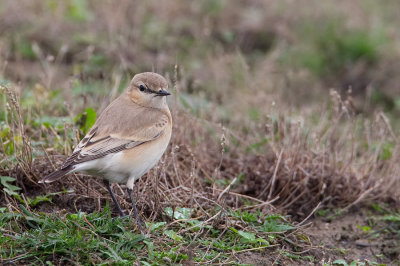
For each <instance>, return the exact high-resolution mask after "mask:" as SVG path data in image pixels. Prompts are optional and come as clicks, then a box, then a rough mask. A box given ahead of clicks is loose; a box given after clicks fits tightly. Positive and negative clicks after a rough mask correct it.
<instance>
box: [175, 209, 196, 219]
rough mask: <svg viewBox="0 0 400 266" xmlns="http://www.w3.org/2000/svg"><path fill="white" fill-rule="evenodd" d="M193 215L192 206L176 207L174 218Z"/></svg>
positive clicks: (184, 217) (187, 217)
mask: <svg viewBox="0 0 400 266" xmlns="http://www.w3.org/2000/svg"><path fill="white" fill-rule="evenodd" d="M191 215H192V209H190V208H179V207H178V208H176V209H175V212H174V218H175V219H177V220H179V219H189V218H190V217H191Z"/></svg>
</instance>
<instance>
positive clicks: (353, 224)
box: [306, 210, 400, 264]
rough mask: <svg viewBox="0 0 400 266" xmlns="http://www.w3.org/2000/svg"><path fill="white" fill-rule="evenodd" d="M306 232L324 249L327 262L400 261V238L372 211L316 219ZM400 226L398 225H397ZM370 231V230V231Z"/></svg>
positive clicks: (315, 243) (322, 250) (388, 262)
mask: <svg viewBox="0 0 400 266" xmlns="http://www.w3.org/2000/svg"><path fill="white" fill-rule="evenodd" d="M312 222H313V224H312V226H311V227H310V228H308V229H307V230H306V233H307V234H308V235H309V236H310V237H311V241H312V242H313V244H314V245H317V246H320V247H321V249H320V251H319V252H321V253H323V256H322V257H324V259H325V261H329V260H330V261H334V260H336V259H344V260H346V261H347V262H351V261H355V260H358V261H362V262H377V263H387V264H390V263H393V262H395V261H397V263H398V262H399V260H400V235H399V234H395V233H392V232H391V226H394V225H393V224H392V225H391V224H388V223H386V222H384V221H381V220H379V219H378V218H377V217H376V216H374V215H371V214H368V210H363V211H355V212H351V213H348V214H346V215H344V216H341V217H337V218H334V219H330V218H321V217H320V218H316V219H314V220H313V221H312ZM397 226H398V225H397ZM369 228H370V229H369Z"/></svg>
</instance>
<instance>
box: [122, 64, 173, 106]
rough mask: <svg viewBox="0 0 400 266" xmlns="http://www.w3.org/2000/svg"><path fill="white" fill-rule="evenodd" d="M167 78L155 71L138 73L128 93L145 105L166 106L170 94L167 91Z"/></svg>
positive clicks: (136, 101)
mask: <svg viewBox="0 0 400 266" xmlns="http://www.w3.org/2000/svg"><path fill="white" fill-rule="evenodd" d="M167 89H168V82H167V80H166V79H165V78H164V77H163V76H161V75H159V74H157V73H153V72H144V73H140V74H136V75H135V76H134V77H133V79H132V81H131V83H130V85H129V87H128V91H127V92H128V95H129V97H130V98H131V100H132V101H133V102H135V103H137V104H139V105H141V106H144V107H152V108H160V109H162V108H165V107H166V104H167V102H166V99H165V98H166V97H165V96H168V95H170V93H169V92H168V91H167Z"/></svg>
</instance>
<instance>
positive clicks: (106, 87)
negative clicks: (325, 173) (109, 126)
mask: <svg viewBox="0 0 400 266" xmlns="http://www.w3.org/2000/svg"><path fill="white" fill-rule="evenodd" d="M399 10H400V2H399V1H396V0H387V1H385V3H384V4H383V3H382V2H380V1H372V0H354V1H345V0H339V1H337V0H335V1H333V0H332V1H317V0H307V1H306V0H303V1H298V0H297V1H293V0H282V1H261V0H249V1H234V2H233V1H228V0H221V1H214V0H203V1H186V0H177V1H173V2H170V1H155V0H154V1H131V0H129V1H128V0H121V1H118V2H116V1H107V0H101V1H97V0H96V1H94V0H92V1H91V0H66V1H56V0H36V1H33V0H19V1H14V0H1V1H0V82H3V83H7V82H12V83H13V84H16V85H18V86H17V88H18V92H19V94H20V95H21V96H22V105H23V106H24V107H26V108H28V109H29V108H32V110H33V109H35V108H39V107H40V108H41V109H45V110H46V113H47V114H51V115H54V116H63V115H68V114H69V113H73V114H76V113H79V112H82V111H83V110H84V108H85V105H84V104H86V106H90V107H93V108H94V109H95V110H100V109H101V108H103V107H104V106H106V105H107V104H108V102H109V96H110V95H111V97H116V96H117V95H118V93H119V92H120V91H121V90H123V89H124V88H125V86H126V85H127V83H128V82H129V80H130V79H131V77H132V76H133V75H134V74H135V73H138V72H142V71H156V72H158V73H161V74H163V75H165V76H167V77H168V78H169V80H170V81H171V86H173V85H174V84H175V85H176V86H177V89H178V90H179V91H180V92H181V96H180V100H181V102H182V103H184V105H185V106H189V107H190V108H191V109H192V111H193V112H196V113H197V114H198V115H201V116H205V117H207V118H209V119H214V118H215V119H218V120H219V121H226V122H227V123H230V122H234V121H237V122H240V121H244V120H251V121H256V122H257V121H259V120H260V119H261V118H262V117H263V116H265V115H266V113H268V112H269V111H270V109H271V108H281V109H283V110H287V111H292V112H294V113H295V112H297V110H301V112H303V113H313V112H316V110H317V112H319V111H320V109H319V108H320V107H321V104H322V103H326V102H327V101H328V100H329V98H330V96H329V91H330V90H331V89H335V90H337V91H338V92H339V93H340V94H341V95H342V96H343V97H345V98H346V99H347V100H348V101H349V105H350V106H352V108H353V111H354V112H355V113H357V114H365V115H367V116H368V115H370V114H372V113H373V112H374V111H376V110H383V111H385V112H387V113H388V115H389V117H390V118H391V119H394V120H396V116H398V114H399V113H400V87H399V86H400V75H399V72H400V63H399V62H400V60H399V59H400V48H399V47H400V45H399V42H400V31H399V30H398V28H399V25H400V21H399V12H398V11H399ZM175 66H177V68H175ZM176 79H177V80H176ZM38 103H39V104H40V106H38V105H37V104H38ZM210 108H211V109H210ZM204 110H213V111H215V112H209V111H204ZM210 113H212V114H210Z"/></svg>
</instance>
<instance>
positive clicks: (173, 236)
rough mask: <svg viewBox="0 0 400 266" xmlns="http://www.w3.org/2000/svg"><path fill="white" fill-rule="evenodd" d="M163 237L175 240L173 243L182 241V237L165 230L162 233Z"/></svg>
mask: <svg viewBox="0 0 400 266" xmlns="http://www.w3.org/2000/svg"><path fill="white" fill-rule="evenodd" d="M164 235H166V236H168V237H169V238H171V239H173V240H175V241H182V240H183V237H181V236H180V235H178V234H177V233H176V232H175V231H172V230H166V231H164Z"/></svg>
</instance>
